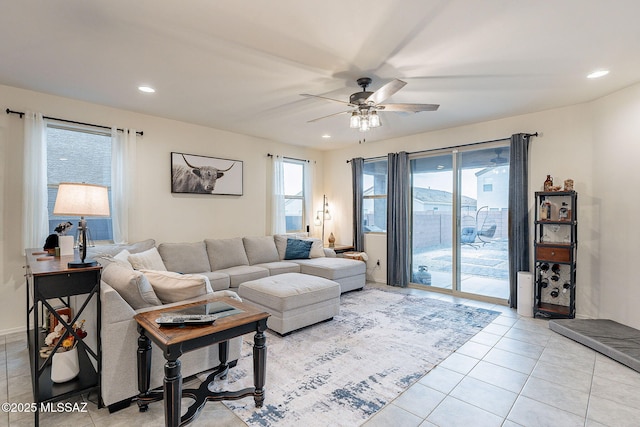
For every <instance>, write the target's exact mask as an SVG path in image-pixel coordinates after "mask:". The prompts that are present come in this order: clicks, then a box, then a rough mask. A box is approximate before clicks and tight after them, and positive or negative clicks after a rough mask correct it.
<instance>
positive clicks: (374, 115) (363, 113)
mask: <svg viewBox="0 0 640 427" xmlns="http://www.w3.org/2000/svg"><path fill="white" fill-rule="evenodd" d="M349 126H350V127H351V128H352V129H358V130H359V131H360V132H366V131H368V130H369V129H371V128H377V127H380V126H382V122H381V121H380V116H378V112H377V111H375V110H374V111H371V110H360V111H354V112H352V113H351V120H350V122H349Z"/></svg>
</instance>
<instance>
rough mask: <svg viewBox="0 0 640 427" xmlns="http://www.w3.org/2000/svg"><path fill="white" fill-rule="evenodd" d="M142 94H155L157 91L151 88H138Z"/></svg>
mask: <svg viewBox="0 0 640 427" xmlns="http://www.w3.org/2000/svg"><path fill="white" fill-rule="evenodd" d="M138 90H139V91H140V92H145V93H154V92H155V91H156V90H155V89H154V88H152V87H150V86H138Z"/></svg>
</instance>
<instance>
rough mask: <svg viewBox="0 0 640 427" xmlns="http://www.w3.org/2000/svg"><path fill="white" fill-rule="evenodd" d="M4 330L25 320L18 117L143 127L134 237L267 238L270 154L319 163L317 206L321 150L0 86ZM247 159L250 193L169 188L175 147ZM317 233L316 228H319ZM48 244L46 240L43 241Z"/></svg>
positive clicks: (0, 324) (0, 328)
mask: <svg viewBox="0 0 640 427" xmlns="http://www.w3.org/2000/svg"><path fill="white" fill-rule="evenodd" d="M0 100H2V106H1V107H2V111H3V112H2V114H0V162H1V164H0V200H2V205H1V208H0V220H1V224H2V226H1V227H0V294H1V295H2V298H0V334H2V333H4V332H9V331H13V330H20V329H21V328H24V326H25V324H26V317H25V316H26V313H25V310H26V308H25V305H26V301H25V300H26V296H25V288H24V277H23V275H24V270H23V265H24V261H23V259H24V258H23V256H22V253H21V249H20V247H21V242H22V239H21V224H22V222H21V221H22V202H21V200H22V128H23V121H22V120H21V119H20V118H19V117H18V116H16V115H7V114H5V113H4V110H5V109H6V108H11V109H12V110H17V111H25V110H31V111H39V112H42V113H43V114H45V115H49V116H53V117H60V118H67V119H72V120H78V121H83V122H89V123H96V124H104V125H108V126H112V125H116V126H118V127H127V128H135V129H138V130H143V131H144V136H143V137H139V138H138V145H137V167H136V171H137V177H136V179H137V183H136V194H135V204H134V206H133V208H132V209H131V211H130V220H131V227H130V229H131V236H130V240H131V241H136V240H141V239H146V238H154V239H156V241H157V242H158V243H160V242H167V241H169V242H177V241H185V242H188V241H197V240H202V239H203V238H216V237H220V238H223V237H235V236H248V235H265V234H268V233H269V230H270V215H269V209H270V200H269V197H268V196H267V194H269V193H270V192H269V191H268V187H269V186H270V182H271V180H270V178H269V177H270V159H269V158H268V157H267V153H279V154H282V155H284V156H289V157H294V158H301V159H309V160H312V161H316V163H315V166H316V173H315V175H316V183H317V185H316V186H315V188H314V194H317V195H319V196H317V197H315V200H314V207H315V206H321V204H322V189H321V187H320V185H321V184H322V171H323V167H322V157H323V155H322V153H320V152H318V151H315V150H309V149H304V148H302V147H296V146H291V145H285V144H279V143H276V142H273V141H269V140H265V139H260V138H255V137H251V136H246V135H240V134H235V133H230V132H224V131H220V130H216V129H211V128H206V127H202V126H196V125H191V124H188V123H184V122H177V121H173V120H166V119H161V118H158V117H151V116H147V115H143V114H137V113H133V112H129V111H124V110H117V109H112V108H107V107H103V106H99V105H95V104H89V103H84V102H80V101H76V100H71V99H66V98H61V97H55V96H50V95H45V94H42V93H37V92H31V91H25V90H21V89H16V88H12V87H7V86H0ZM171 151H179V152H185V153H193V154H202V155H208V156H214V157H222V158H230V159H236V160H242V161H243V162H244V164H243V165H244V189H243V190H244V195H243V196H241V197H238V196H206V195H178V194H171V192H170V152H171ZM312 232H314V233H315V234H318V233H317V231H316V230H313V231H312ZM43 243H44V242H43Z"/></svg>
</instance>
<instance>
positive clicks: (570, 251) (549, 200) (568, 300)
mask: <svg viewBox="0 0 640 427" xmlns="http://www.w3.org/2000/svg"><path fill="white" fill-rule="evenodd" d="M535 196H536V209H535V212H536V215H535V242H534V247H535V255H534V256H535V301H534V308H533V311H534V315H535V316H537V317H547V318H574V317H575V315H576V255H577V247H578V218H577V213H578V212H577V207H578V205H577V203H578V194H577V193H576V192H575V191H540V192H536V194H535Z"/></svg>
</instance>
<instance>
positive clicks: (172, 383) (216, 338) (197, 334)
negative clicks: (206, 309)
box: [134, 297, 269, 427]
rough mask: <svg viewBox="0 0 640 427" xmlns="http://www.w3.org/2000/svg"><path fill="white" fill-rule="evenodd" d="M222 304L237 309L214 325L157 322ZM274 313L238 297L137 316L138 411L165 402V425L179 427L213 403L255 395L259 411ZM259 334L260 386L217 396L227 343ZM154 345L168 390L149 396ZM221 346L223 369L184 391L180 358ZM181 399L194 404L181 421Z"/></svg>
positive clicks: (256, 363)
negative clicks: (267, 332) (270, 320)
mask: <svg viewBox="0 0 640 427" xmlns="http://www.w3.org/2000/svg"><path fill="white" fill-rule="evenodd" d="M214 301H220V302H223V303H225V304H228V305H229V306H232V307H233V308H235V309H237V310H235V312H234V313H233V314H230V315H227V316H225V317H221V318H218V319H217V320H216V321H215V322H214V323H213V324H209V325H198V326H186V325H185V326H180V327H176V326H160V325H159V324H158V323H157V322H156V319H158V318H159V317H160V316H161V315H163V314H166V313H168V312H171V313H173V312H176V311H180V310H185V309H190V310H196V309H200V308H201V307H200V306H203V305H205V304H207V303H211V302H214ZM268 317H269V313H266V312H263V311H260V310H259V309H257V308H254V307H253V306H250V305H248V304H245V303H242V302H239V301H237V300H235V299H233V298H229V297H224V298H219V297H218V298H209V299H203V300H201V301H197V302H193V303H189V304H184V305H180V306H174V307H170V308H161V309H158V310H152V311H147V312H144V313H140V314H136V315H135V317H134V318H135V320H136V321H137V322H138V332H139V333H140V337H139V338H138V390H139V391H140V394H139V395H138V406H139V408H140V411H142V412H144V411H146V410H147V406H148V404H149V403H151V402H155V401H158V400H161V399H164V414H165V425H166V426H172V427H174V426H180V425H185V424H188V423H190V422H191V421H193V420H194V419H195V417H196V416H197V415H198V414H199V413H200V411H201V410H202V408H203V407H204V404H205V403H206V402H207V401H211V400H237V399H242V398H244V397H247V396H253V398H254V400H255V404H256V407H258V408H259V407H261V406H262V404H263V402H264V383H265V377H266V363H267V346H266V337H265V335H264V331H265V330H266V329H267V318H268ZM253 331H255V333H256V334H255V337H254V343H255V344H254V347H253V382H254V385H255V387H251V388H245V389H242V390H238V391H224V392H212V391H210V390H209V388H208V385H209V383H210V382H211V381H213V380H214V378H215V377H216V376H224V375H226V372H227V370H228V369H229V366H228V357H229V349H228V340H229V339H231V338H234V337H238V336H241V335H244V334H247V333H250V332H253ZM151 341H153V342H154V343H155V344H156V345H157V346H158V347H160V349H161V350H162V352H163V354H164V357H165V359H166V361H167V362H166V363H165V365H164V387H163V391H162V393H160V392H159V391H149V385H150V369H151ZM214 344H218V346H219V349H218V350H219V351H218V353H219V354H220V365H219V366H218V367H217V368H216V369H215V370H214V371H213V372H212V373H211V374H210V375H209V377H208V378H207V379H206V381H204V382H203V383H202V385H201V386H200V388H198V389H188V390H182V375H181V374H180V360H178V359H179V358H180V356H182V354H183V353H186V352H189V351H192V350H195V349H198V348H202V347H206V346H209V345H214ZM182 396H185V397H189V398H191V399H194V403H193V404H192V405H191V406H190V407H189V409H188V410H187V412H186V413H185V414H184V415H183V416H182V417H180V404H181V398H182Z"/></svg>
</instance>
